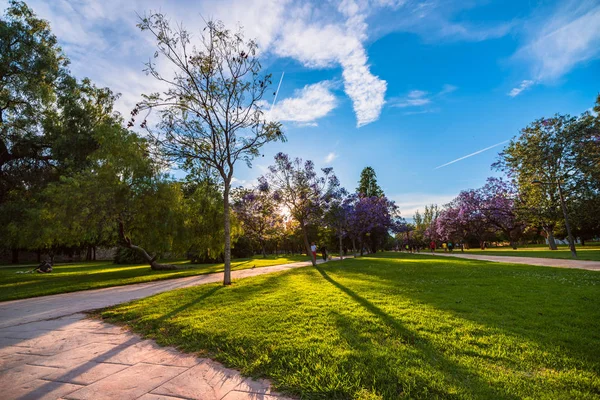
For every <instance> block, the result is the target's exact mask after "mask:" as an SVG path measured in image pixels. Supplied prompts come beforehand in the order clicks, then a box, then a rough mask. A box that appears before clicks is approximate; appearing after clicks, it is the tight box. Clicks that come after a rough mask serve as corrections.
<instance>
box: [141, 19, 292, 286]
mask: <svg viewBox="0 0 600 400" xmlns="http://www.w3.org/2000/svg"><path fill="white" fill-rule="evenodd" d="M138 26H139V27H140V29H141V30H142V31H145V32H149V33H150V34H151V35H152V36H153V37H154V39H155V40H156V44H157V51H156V53H155V57H162V58H163V59H164V60H166V61H167V62H168V63H169V65H170V67H171V68H173V69H174V73H173V75H172V76H171V74H170V73H169V72H167V73H166V74H165V75H163V74H162V73H160V72H159V70H158V68H157V65H156V63H155V62H153V61H149V62H148V63H147V64H146V65H147V68H146V71H147V72H148V73H149V74H150V75H152V76H153V77H154V78H155V79H157V80H159V81H160V82H162V83H164V84H166V85H167V89H166V90H165V91H164V92H163V93H153V94H150V95H147V96H145V98H144V101H143V102H141V103H140V104H139V106H138V107H137V108H136V109H135V110H134V111H133V113H132V114H133V115H134V116H136V115H137V114H138V113H139V112H141V111H143V110H151V109H158V110H160V117H161V122H160V124H159V125H158V129H156V130H149V131H150V134H151V136H152V137H153V139H154V141H155V144H156V145H157V147H158V148H159V149H160V150H161V151H162V154H163V155H164V156H166V157H167V158H168V159H169V160H171V161H174V162H177V163H178V164H179V165H180V166H182V167H183V168H186V169H190V168H198V166H199V165H200V166H202V165H206V166H209V167H210V168H213V169H214V170H216V171H217V172H218V174H219V176H220V177H221V180H222V184H223V207H224V209H223V211H224V213H223V217H224V218H223V219H224V221H223V223H224V241H225V248H224V260H225V271H224V277H223V284H225V285H229V284H231V219H230V218H231V217H230V204H229V201H230V190H231V180H232V178H233V173H234V167H235V165H236V163H237V162H238V161H243V162H246V163H247V164H248V165H250V162H251V160H252V159H253V158H254V157H255V156H257V155H258V154H259V149H260V147H261V146H263V145H264V144H265V143H267V142H270V141H274V140H284V138H285V137H284V135H283V132H282V131H281V126H280V124H278V123H274V122H268V123H267V122H265V120H264V118H263V112H262V109H261V107H262V105H263V103H262V102H261V99H262V98H263V96H264V95H265V93H266V91H267V89H268V87H269V84H270V82H271V76H270V75H261V64H260V62H259V60H258V57H257V45H256V42H254V41H253V40H245V39H244V36H243V33H242V32H241V31H239V32H231V31H229V30H227V29H225V27H224V26H223V24H222V23H221V22H214V21H209V22H208V23H207V25H206V27H205V28H204V30H203V31H202V33H201V35H200V38H199V42H198V43H197V46H195V45H192V36H191V34H190V33H189V32H188V31H186V30H185V29H184V28H182V27H177V28H172V27H171V26H170V24H169V21H168V19H167V18H166V17H165V16H164V15H163V14H160V13H156V14H152V15H150V16H147V17H144V18H142V19H141V21H140V23H139V24H138ZM130 124H133V121H130ZM141 125H142V126H143V127H147V123H146V120H144V121H143V122H142V124H141Z"/></svg>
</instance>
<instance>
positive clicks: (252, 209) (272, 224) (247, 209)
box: [233, 188, 283, 257]
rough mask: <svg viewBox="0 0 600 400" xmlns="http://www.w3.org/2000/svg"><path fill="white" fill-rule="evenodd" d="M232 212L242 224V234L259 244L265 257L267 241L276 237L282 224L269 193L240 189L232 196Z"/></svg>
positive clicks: (274, 202)
mask: <svg viewBox="0 0 600 400" xmlns="http://www.w3.org/2000/svg"><path fill="white" fill-rule="evenodd" d="M233 198H234V202H233V211H234V212H235V215H236V216H237V218H238V219H239V220H240V222H241V223H242V227H243V229H244V233H245V234H246V235H248V237H249V238H250V239H253V240H255V241H256V242H258V243H259V245H260V247H261V251H262V255H263V257H266V256H267V254H266V251H265V244H266V242H267V240H269V239H270V238H272V237H274V236H276V235H277V233H278V232H279V228H281V226H282V224H283V218H282V216H281V214H280V213H279V210H278V205H277V203H276V201H275V199H274V198H273V196H271V195H269V193H267V192H265V191H260V190H258V189H244V188H240V189H237V190H235V191H234V194H233Z"/></svg>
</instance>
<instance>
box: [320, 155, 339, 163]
mask: <svg viewBox="0 0 600 400" xmlns="http://www.w3.org/2000/svg"><path fill="white" fill-rule="evenodd" d="M336 158H338V155H337V154H335V153H334V152H331V153H329V154H327V156H325V159H324V160H323V161H325V164H330V163H331V162H333V160H335V159H336Z"/></svg>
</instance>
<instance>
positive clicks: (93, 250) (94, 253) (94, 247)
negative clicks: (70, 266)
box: [92, 246, 96, 261]
mask: <svg viewBox="0 0 600 400" xmlns="http://www.w3.org/2000/svg"><path fill="white" fill-rule="evenodd" d="M92 254H93V256H92V257H93V259H94V261H96V246H92Z"/></svg>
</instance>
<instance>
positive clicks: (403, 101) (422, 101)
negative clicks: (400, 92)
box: [389, 84, 458, 114]
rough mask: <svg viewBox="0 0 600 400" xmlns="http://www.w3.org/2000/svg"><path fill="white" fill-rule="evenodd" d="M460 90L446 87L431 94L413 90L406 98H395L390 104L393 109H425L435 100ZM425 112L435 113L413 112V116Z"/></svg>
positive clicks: (451, 86)
mask: <svg viewBox="0 0 600 400" xmlns="http://www.w3.org/2000/svg"><path fill="white" fill-rule="evenodd" d="M457 89H458V88H457V87H456V86H454V85H448V84H446V85H444V86H443V87H442V89H441V90H440V91H439V92H437V93H433V94H430V93H429V92H426V91H424V90H411V91H410V92H408V94H407V95H406V96H405V97H394V98H392V99H390V101H389V103H390V106H392V107H398V108H406V107H423V106H427V105H430V104H432V103H433V101H434V100H437V99H440V98H442V97H444V96H446V95H447V94H449V93H452V92H454V91H456V90H457ZM423 112H433V111H432V110H426V111H418V112H411V114H420V113H423Z"/></svg>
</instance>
